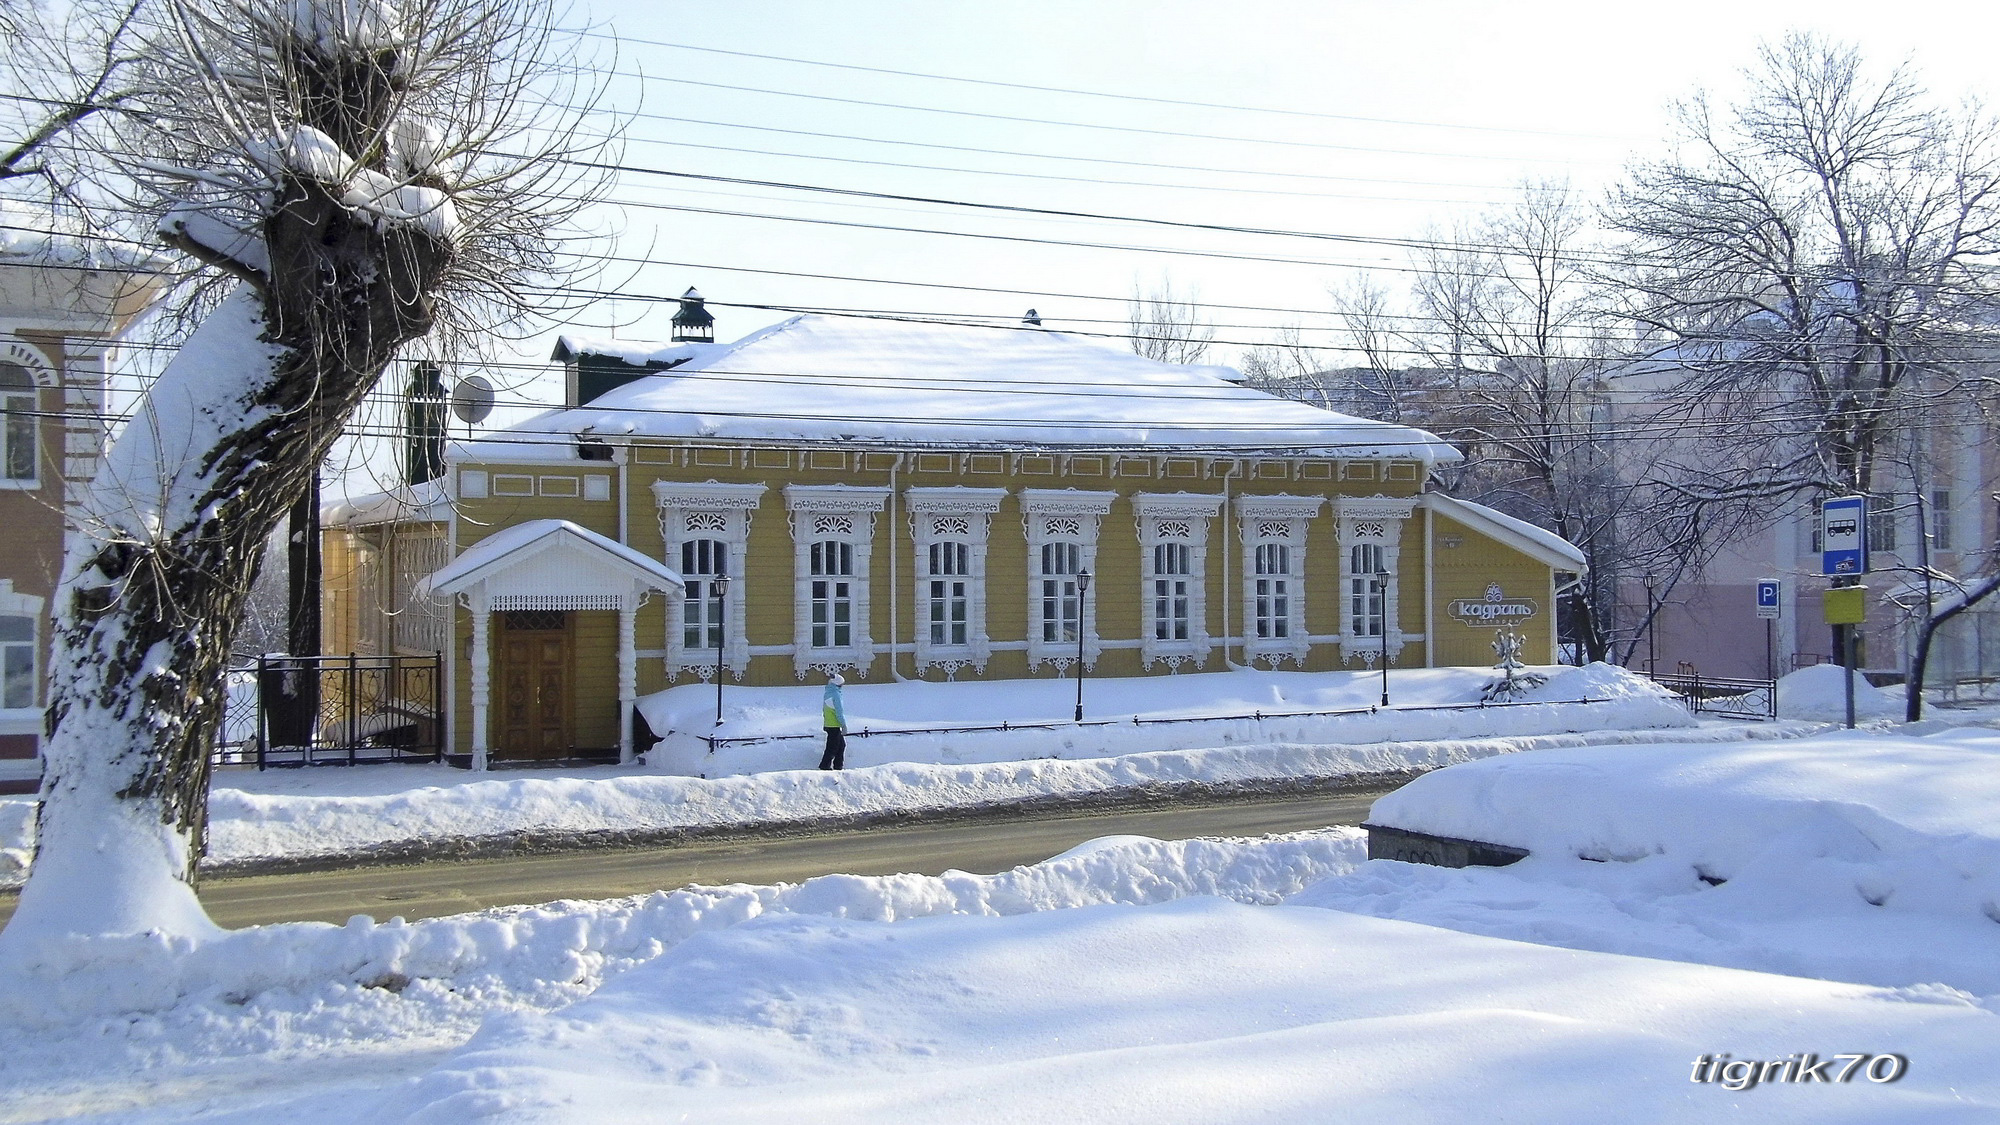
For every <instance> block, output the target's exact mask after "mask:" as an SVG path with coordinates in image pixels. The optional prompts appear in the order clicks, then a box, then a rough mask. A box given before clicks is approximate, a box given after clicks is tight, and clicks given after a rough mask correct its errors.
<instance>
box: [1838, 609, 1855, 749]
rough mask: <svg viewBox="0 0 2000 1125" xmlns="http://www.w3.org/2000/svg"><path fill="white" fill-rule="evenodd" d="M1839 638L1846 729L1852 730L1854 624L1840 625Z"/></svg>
mask: <svg viewBox="0 0 2000 1125" xmlns="http://www.w3.org/2000/svg"><path fill="white" fill-rule="evenodd" d="M1840 639H1841V650H1842V655H1843V657H1844V659H1843V660H1842V663H1844V664H1846V665H1847V678H1846V680H1845V681H1844V682H1845V684H1846V686H1847V729H1848V730H1853V729H1854V626H1852V625H1842V626H1841V627H1840Z"/></svg>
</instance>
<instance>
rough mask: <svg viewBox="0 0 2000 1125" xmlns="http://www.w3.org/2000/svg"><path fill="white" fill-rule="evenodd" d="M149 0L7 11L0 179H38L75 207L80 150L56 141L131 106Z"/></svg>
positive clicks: (2, 35) (85, 0) (2, 33)
mask: <svg viewBox="0 0 2000 1125" xmlns="http://www.w3.org/2000/svg"><path fill="white" fill-rule="evenodd" d="M148 2H149V0H75V2H74V3H72V4H69V5H67V6H65V7H63V8H61V9H60V10H57V9H53V8H50V7H43V6H40V5H28V4H22V5H20V6H18V7H13V8H10V9H9V10H8V13H7V16H8V18H7V20H6V23H5V26H4V30H0V41H4V42H5V44H6V47H7V57H6V62H5V77H6V83H7V86H8V87H9V91H10V93H11V94H12V98H11V99H10V101H11V104H10V105H8V106H7V107H6V109H5V111H4V113H0V120H4V122H5V124H4V125H0V181H8V180H21V179H23V178H26V177H37V178H39V180H40V184H39V186H40V187H41V188H42V189H43V191H44V192H46V193H47V194H48V195H51V196H54V197H58V198H64V199H67V200H69V201H70V202H77V200H76V199H75V191H76V188H77V186H78V185H79V184H80V183H82V182H83V181H84V179H85V177H83V176H82V175H80V174H79V173H78V168H79V161H78V160H77V159H76V153H77V151H78V150H79V147H78V146H76V145H73V144H63V143H60V142H62V141H63V140H64V138H65V137H66V136H68V135H69V134H73V133H75V132H77V131H78V130H79V129H80V128H81V127H82V126H83V125H85V123H86V122H89V121H90V120H91V119H92V118H94V117H99V116H101V115H103V114H105V113H106V112H115V111H117V110H119V109H121V108H123V107H124V106H126V104H127V103H128V102H130V101H131V99H132V98H133V96H134V95H135V93H136V92H137V90H136V83H137V80H138V79H137V69H138V65H139V61H140V59H139V49H140V34H139V29H140V24H141V22H142V21H141V16H142V14H143V13H144V11H145V6H146V4H147V3H148Z"/></svg>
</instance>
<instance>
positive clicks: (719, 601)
mask: <svg viewBox="0 0 2000 1125" xmlns="http://www.w3.org/2000/svg"><path fill="white" fill-rule="evenodd" d="M709 589H711V590H713V591H714V592H715V725H716V726H718V727H719V726H721V725H722V646H723V645H724V644H725V643H726V642H727V639H728V636H729V631H728V630H727V629H726V628H724V619H723V614H724V613H725V612H727V611H726V610H725V609H724V607H725V606H727V605H728V604H729V576H728V575H727V574H718V575H716V576H715V577H714V578H711V579H709Z"/></svg>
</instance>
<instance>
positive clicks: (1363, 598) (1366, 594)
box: [1347, 543, 1388, 637]
mask: <svg viewBox="0 0 2000 1125" xmlns="http://www.w3.org/2000/svg"><path fill="white" fill-rule="evenodd" d="M1348 562H1349V564H1350V565H1349V567H1348V570H1347V573H1348V576H1349V577H1348V580H1347V582H1348V599H1347V606H1348V609H1347V631H1348V635H1349V636H1353V637H1379V636H1381V635H1382V629H1383V627H1384V626H1385V625H1386V624H1387V621H1388V612H1387V608H1388V607H1387V606H1386V605H1385V604H1384V599H1385V598H1386V597H1387V595H1388V591H1387V589H1386V588H1385V587H1384V584H1383V582H1382V580H1381V579H1380V578H1378V577H1376V575H1377V574H1379V573H1380V572H1381V571H1382V570H1383V569H1385V563H1386V562H1387V555H1386V553H1385V551H1384V549H1383V547H1382V545H1381V544H1379V543H1356V544H1355V545H1354V546H1353V547H1351V548H1349V551H1348Z"/></svg>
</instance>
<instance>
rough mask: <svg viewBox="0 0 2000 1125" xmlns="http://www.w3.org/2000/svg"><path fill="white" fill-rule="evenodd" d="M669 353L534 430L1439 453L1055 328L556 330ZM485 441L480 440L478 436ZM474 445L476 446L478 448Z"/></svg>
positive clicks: (877, 324) (1405, 435)
mask: <svg viewBox="0 0 2000 1125" xmlns="http://www.w3.org/2000/svg"><path fill="white" fill-rule="evenodd" d="M565 352H567V353H569V354H570V355H572V356H573V355H577V354H593V355H606V356H612V357H615V358H619V359H622V360H624V361H625V362H627V363H630V364H633V365H634V366H640V367H650V366H655V365H661V366H664V365H667V364H672V366H671V367H668V368H667V369H666V370H660V371H657V372H655V373H652V374H646V375H640V376H638V377H637V378H635V379H634V380H633V381H632V382H630V383H627V384H625V385H623V386H620V387H617V388H615V389H613V390H611V391H608V392H606V393H605V394H603V395H601V396H599V397H598V398H596V399H595V400H593V401H591V402H589V403H587V404H584V405H582V406H579V407H575V408H572V409H566V410H554V411H550V412H548V413H546V414H543V415H541V416H539V417H536V418H534V419H531V420H529V421H527V422H523V423H520V424H518V425H516V426H514V427H512V428H511V430H510V434H511V436H514V437H516V438H519V439H521V440H522V441H524V442H531V441H533V436H532V435H536V434H564V435H574V434H578V433H582V432H586V431H587V432H590V433H593V434H596V435H599V436H602V437H609V438H616V437H620V436H626V435H629V436H634V437H670V438H697V439H701V438H706V439H716V440H724V441H732V440H744V441H757V440H765V441H855V442H894V443H920V444H934V445H949V446H966V445H980V446H1004V447H1007V448H1022V447H1028V448H1033V447H1085V448H1127V447H1133V446H1144V445H1152V446H1168V447H1181V448H1188V449H1256V450H1284V451H1287V452H1301V453H1312V454H1318V455H1332V456H1341V457H1353V458H1383V459H1387V458H1410V459H1413V460H1420V461H1424V462H1426V463H1429V464H1435V463H1438V462H1445V461H1456V460H1458V459H1459V454H1458V451H1457V450H1455V449H1453V448H1451V446H1449V445H1447V444H1446V443H1445V442H1444V441H1442V440H1440V439H1439V438H1438V437H1436V436H1435V435H1433V434H1430V433H1427V432H1425V431H1423V430H1417V429H1412V428H1410V427H1407V426H1399V425H1394V424H1391V423H1387V422H1377V421H1372V420H1369V419H1365V418H1356V417H1353V416H1351V415H1346V414H1339V413H1335V412H1333V411H1330V410H1322V409H1320V408H1318V407H1314V406H1308V405H1306V404H1304V403H1299V402H1291V401H1288V400H1285V399H1281V398H1277V397H1275V396H1273V395H1269V394H1266V393H1264V392H1262V391H1257V390H1252V389H1250V388H1248V387H1243V386H1239V385H1237V382H1236V380H1237V379H1239V378H1240V376H1239V375H1238V373H1237V372H1235V371H1234V370H1233V369H1231V368H1226V367H1197V366H1190V365H1184V364H1172V363H1160V362H1158V361H1155V360H1150V359H1146V358H1144V357H1142V356H1138V355H1134V354H1132V353H1130V352H1126V351H1121V350H1118V349H1116V348H1113V347H1109V346H1107V345H1105V344H1103V343H1100V342H1098V341H1095V340H1089V339H1084V338H1082V337H1077V336H1071V335H1067V334H1065V333H1061V332H1050V331H1044V330H1041V329H1023V328H988V327H975V326H966V325H956V324H936V323H929V322H923V323H917V322H910V321H896V320H870V319H858V318H848V317H833V316H819V315H806V316H798V317H794V318H792V319H790V320H787V321H784V322H783V323H780V324H776V325H773V326H771V327H769V328H766V329H763V330H761V331H759V332H755V333H752V334H751V335H749V336H747V337H745V338H744V339H742V340H739V341H737V342H736V343H734V344H686V343H682V344H661V345H656V344H644V343H635V342H632V341H618V342H605V341H591V340H584V339H581V338H576V337H565V338H564V340H563V341H562V343H561V344H560V345H559V346H558V350H557V354H558V356H561V355H562V354H563V353H565ZM482 452H483V451H482ZM472 455H474V456H477V455H478V454H476V453H475V454H472Z"/></svg>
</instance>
